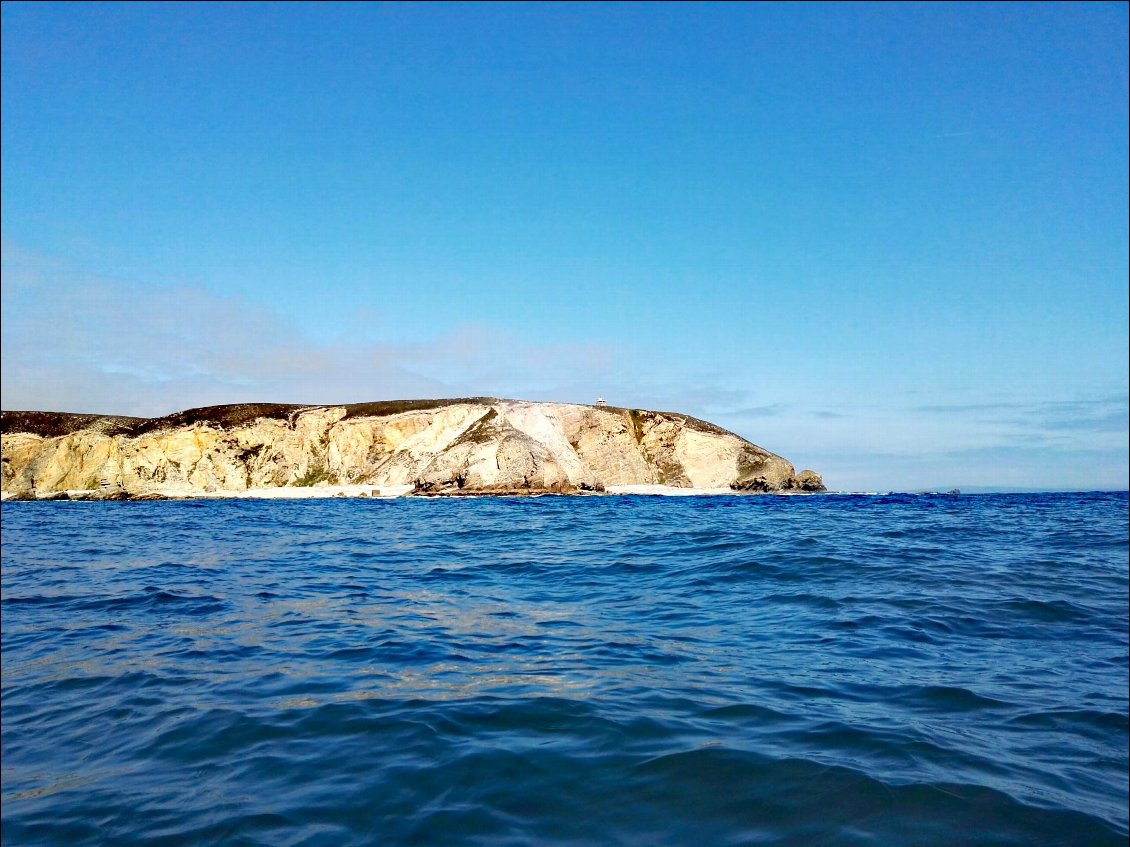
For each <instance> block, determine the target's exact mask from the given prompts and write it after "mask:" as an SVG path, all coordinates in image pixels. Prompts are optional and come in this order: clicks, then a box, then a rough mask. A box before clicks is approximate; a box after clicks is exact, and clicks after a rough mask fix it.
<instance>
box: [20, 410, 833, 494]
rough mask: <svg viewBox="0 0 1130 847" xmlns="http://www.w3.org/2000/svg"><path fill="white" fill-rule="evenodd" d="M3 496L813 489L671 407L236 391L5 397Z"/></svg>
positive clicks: (809, 477)
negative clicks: (172, 410)
mask: <svg viewBox="0 0 1130 847" xmlns="http://www.w3.org/2000/svg"><path fill="white" fill-rule="evenodd" d="M0 423H2V437H0V440H2V456H3V461H2V464H0V473H2V480H0V481H2V486H3V490H4V491H5V492H6V496H8V499H11V495H12V494H19V495H20V496H21V498H22V497H24V496H28V493H30V492H34V495H31V496H35V497H38V498H43V497H45V496H57V494H58V493H59V492H66V491H68V490H69V491H72V492H75V491H83V492H92V494H91V497H92V499H141V498H145V499H149V498H156V497H183V496H193V495H194V494H203V493H219V492H233V493H234V492H241V491H245V490H247V489H249V488H274V487H280V486H298V487H314V486H338V485H372V486H413V493H415V494H420V495H425V496H459V495H468V494H495V495H504V494H505V495H512V494H523V495H528V494H550V493H552V494H575V493H579V492H595V491H603V490H605V488H606V487H608V486H617V485H669V486H677V487H693V488H727V487H729V488H731V489H732V490H735V491H751V492H782V491H823V490H824V486H823V483H822V482H821V480H820V476H819V474H816V473H815V472H813V471H807V470H806V471H801V472H800V473H799V474H798V473H796V471H795V470H794V468H793V466H792V465H791V464H790V463H789V462H788V461H786V460H785V459H783V458H782V457H780V456H778V455H776V454H774V453H770V452H769V451H767V450H764V449H763V448H761V447H758V446H757V445H755V444H752V443H750V442H749V441H746V440H745V439H743V438H740V437H739V436H737V435H735V434H733V433H732V432H728V431H726V430H724V429H722V428H721V427H718V426H715V425H714V424H711V423H708V422H706V421H702V420H699V419H697V418H693V417H690V416H687V415H681V414H677V413H674V412H654V411H648V410H643V409H624V408H617V407H613V406H582V405H573V404H566V403H530V402H523V401H516V400H497V399H493V398H483V397H476V398H470V399H464V400H415V401H388V402H382V403H363V404H354V405H346V406H290V405H281V404H244V405H238V406H212V407H207V408H203V409H190V410H188V411H185V412H179V413H177V414H175V415H169V416H167V417H164V418H156V419H143V418H123V417H100V416H96V415H68V414H65V413H55V412H4V413H3V415H2V421H0Z"/></svg>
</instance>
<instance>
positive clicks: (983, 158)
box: [0, 3, 1130, 490]
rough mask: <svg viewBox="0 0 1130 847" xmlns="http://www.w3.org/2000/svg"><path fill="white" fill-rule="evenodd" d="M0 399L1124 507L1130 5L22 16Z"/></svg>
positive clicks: (9, 71) (6, 109) (6, 130)
mask: <svg viewBox="0 0 1130 847" xmlns="http://www.w3.org/2000/svg"><path fill="white" fill-rule="evenodd" d="M2 14H3V21H2V23H3V26H2V38H3V68H2V76H0V84H2V93H3V109H2V135H3V138H2V142H3V143H2V170H3V173H2V177H3V179H2V184H0V185H2V187H0V199H2V213H3V214H2V223H3V232H2V235H3V289H2V290H3V312H2V321H3V326H2V330H3V331H2V346H3V350H2V353H3V356H2V359H0V362H2V391H3V406H4V408H5V409H18V408H24V409H27V408H38V409H53V410H67V411H83V412H106V413H122V414H138V415H154V414H163V413H167V412H170V411H174V410H177V409H181V408H186V407H191V406H198V405H206V404H213V403H231V402H245V401H253V400H270V401H280V402H309V403H332V402H351V401H362V400H373V399H382V398H400V397H425V396H426V397H440V396H466V395H482V394H489V395H496V396H505V397H518V398H526V399H538V400H558V401H567V402H592V401H593V399H594V398H595V397H596V396H597V395H602V396H604V397H606V398H607V399H608V400H609V402H612V403H615V404H617V405H625V406H636V407H642V408H653V409H655V408H658V409H674V410H678V411H683V412H687V413H691V414H694V415H698V416H700V417H705V418H707V419H710V420H713V421H715V422H717V423H719V424H722V425H723V426H726V427H728V428H730V429H732V430H734V431H735V432H738V433H739V434H741V435H743V436H745V437H747V438H749V439H751V440H752V441H754V442H756V443H758V444H760V445H762V446H764V447H766V448H768V449H770V450H773V451H774V452H777V453H780V454H782V455H784V456H786V457H787V458H789V459H790V460H792V461H793V462H794V463H795V464H797V465H798V466H803V467H812V468H815V469H816V470H818V471H821V472H822V473H823V474H824V476H825V478H826V481H827V482H828V484H829V486H830V487H832V488H836V489H852V490H887V489H893V488H894V489H916V488H931V487H942V486H944V487H951V486H967V487H969V486H995V487H1003V488H1121V489H1125V488H1126V486H1127V472H1128V471H1127V467H1128V459H1127V455H1128V449H1127V429H1128V415H1127V387H1128V376H1127V370H1128V369H1127V340H1128V337H1130V332H1128V323H1127V312H1128V304H1127V274H1128V247H1127V245H1128V238H1130V226H1128V216H1127V206H1128V188H1127V186H1128V180H1130V173H1128V155H1127V148H1128V139H1127V124H1128V109H1127V100H1128V84H1127V66H1128V57H1127V41H1128V27H1127V6H1126V4H1121V3H1115V4H1064V5H1058V4H1039V5H1028V4H1022V3H1007V4H993V5H972V4H971V5H947V4H924V5H916V4H877V5H870V4H861V5H840V4H832V5H823V4H816V5H801V4H785V5H772V4H732V5H731V4H723V5H710V4H687V5H680V4H657V5H651V4H638V5H637V4H612V5H602V4H568V3H553V4H544V5H543V4H530V5H518V4H500V5H471V4H453V5H445V4H438V3H429V4H421V5H360V4H357V5H340V6H333V5H328V4H318V5H316V6H315V5H301V4H282V5H272V4H254V5H245V4H233V5H224V4H219V3H209V4H200V5H193V4H175V5H160V4H157V5H144V4H139V3H129V4H123V5H101V4H94V3H83V4H74V5H52V4H45V3H32V4H26V3H5V4H4V5H3V12H2Z"/></svg>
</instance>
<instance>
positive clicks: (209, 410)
mask: <svg viewBox="0 0 1130 847" xmlns="http://www.w3.org/2000/svg"><path fill="white" fill-rule="evenodd" d="M499 402H505V401H502V400H500V399H499V398H497V397H451V398H442V399H434V400H376V401H373V402H370V403H329V404H325V405H309V404H300V403H236V404H233V405H227V406H202V407H200V408H197V409H185V410H184V411H183V412H175V413H173V414H171V415H165V416H164V417H160V418H131V417H125V416H122V415H91V414H75V413H72V412H15V411H13V412H0V432H4V433H13V432H26V433H30V434H32V435H38V436H41V437H43V438H58V437H59V436H62V435H70V434H71V433H72V432H78V431H79V430H82V429H95V430H98V431H99V432H101V433H103V434H104V435H128V436H136V435H142V434H143V433H146V432H153V431H156V430H162V429H176V428H178V427H184V426H193V425H196V424H205V425H208V426H212V427H215V428H217V429H232V428H234V427H238V426H243V425H245V424H249V423H253V422H254V421H256V420H258V419H259V418H269V419H272V420H285V421H291V420H293V419H294V417H295V416H296V415H297V413H299V412H302V411H305V410H307V409H325V408H344V409H345V416H346V418H366V417H373V418H381V417H386V416H388V415H398V414H402V413H404V412H421V411H427V410H430V409H440V408H443V407H444V406H454V405H456V404H459V403H479V404H482V405H490V404H492V403H499ZM531 402H532V401H531ZM592 408H593V409H596V410H597V411H600V412H606V413H608V414H615V415H628V416H629V417H630V419H631V421H632V424H633V427H634V428H635V429H636V437H637V440H639V437H640V417H641V415H644V414H646V415H662V416H664V417H667V418H673V419H675V420H678V421H681V422H682V423H683V425H684V426H686V427H689V428H690V429H695V430H698V431H700V432H709V433H713V434H715V435H732V433H731V432H730V431H729V430H726V429H723V428H722V427H720V426H717V425H715V424H712V423H710V422H709V421H704V420H700V419H699V418H692V417H690V416H689V415H684V414H682V413H680V412H645V411H643V410H640V409H628V408H624V407H620V406H593V407H592Z"/></svg>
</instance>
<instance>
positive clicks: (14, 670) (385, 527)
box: [0, 493, 1130, 847]
mask: <svg viewBox="0 0 1130 847" xmlns="http://www.w3.org/2000/svg"><path fill="white" fill-rule="evenodd" d="M1127 505H1128V504H1127V495H1126V494H1125V493H1087V494H1023V495H1020V494H1016V495H1006V494H997V495H991V494H986V495H959V496H945V495H917V496H911V495H877V496H854V495H813V496H794V497H783V496H744V497H742V496H727V497H688V498H666V497H646V496H593V497H539V498H519V499H510V498H503V499H490V498H473V499H461V500H425V499H415V498H406V499H396V500H356V499H350V500H341V499H337V500H309V501H255V500H228V501H208V502H205V501H195V502H193V501H182V502H137V503H130V502H102V503H67V502H51V503H34V502H28V503H7V504H5V505H4V506H3V507H2V521H0V526H2V534H3V539H2V541H3V553H2V590H0V611H2V620H3V625H2V715H0V718H2V720H0V729H2V737H0V742H2V748H0V752H2V777H3V779H2V783H3V784H2V795H3V802H2V830H0V836H2V840H3V844H4V845H5V847H14V845H23V844H45V845H52V844H59V845H68V847H77V845H86V844H91V845H93V844H99V845H102V844H113V845H135V844H137V845H140V844H145V845H160V844H168V845H174V844H176V845H179V844H190V845H191V844H201V845H211V844H234V845H240V844H246V845H255V844H263V845H647V847H651V845H707V846H709V845H739V844H741V845H746V844H748V845H860V847H862V845H962V844H968V845H1107V844H1109V845H1125V844H1126V842H1127V832H1128V830H1127V825H1128V821H1127V803H1128V801H1127V791H1128V781H1127V769H1128V752H1127V736H1128V730H1127V727H1128V718H1127V684H1128V661H1130V660H1128V633H1127V626H1128V588H1127V563H1128V529H1127V514H1128V509H1127Z"/></svg>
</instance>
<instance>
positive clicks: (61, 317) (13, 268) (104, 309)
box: [0, 244, 618, 415]
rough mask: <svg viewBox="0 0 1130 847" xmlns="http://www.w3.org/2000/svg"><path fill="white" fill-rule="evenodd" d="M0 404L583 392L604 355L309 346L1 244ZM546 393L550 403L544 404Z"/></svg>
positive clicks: (603, 373)
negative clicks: (0, 328)
mask: <svg viewBox="0 0 1130 847" xmlns="http://www.w3.org/2000/svg"><path fill="white" fill-rule="evenodd" d="M2 305H3V313H2V314H3V334H2V352H3V356H2V360H0V379H2V391H3V405H4V408H7V409H13V408H25V409H51V410H65V411H93V412H107V413H119V414H136V415H155V414H164V413H167V412H170V411H173V410H176V409H181V408H186V407H188V406H198V405H209V404H218V403H234V402H246V401H249V400H272V401H279V402H310V403H336V402H355V401H360V400H368V399H379V398H391V397H419V396H440V397H442V396H454V395H460V394H502V395H510V396H513V395H515V394H517V395H522V394H525V395H526V396H536V395H539V394H546V393H553V392H554V391H555V390H560V388H561V386H572V390H574V391H576V392H580V391H582V390H583V391H584V394H583V396H585V397H586V398H587V397H588V395H589V394H593V395H594V396H595V390H594V389H593V385H595V384H598V383H600V382H601V381H602V380H603V381H607V372H609V371H610V370H612V366H613V363H614V362H615V361H616V360H617V358H618V355H617V351H616V350H614V349H613V348H611V347H607V346H600V345H592V344H588V345H583V344H576V343H564V342H561V341H556V340H551V341H548V342H546V343H537V342H531V341H529V340H527V339H523V338H521V337H520V336H518V335H517V334H515V333H513V332H511V331H509V330H506V329H504V328H500V327H491V326H482V325H463V326H457V327H451V328H448V329H446V330H445V331H441V332H439V333H437V335H436V336H435V337H432V338H425V339H420V340H419V341H418V342H412V343H398V344H391V343H381V342H379V341H376V342H370V341H358V342H353V341H348V340H347V341H341V342H336V343H323V342H316V341H314V340H311V339H310V338H309V337H307V336H306V335H304V333H303V332H302V331H301V330H300V329H299V328H297V327H295V326H292V325H290V324H288V323H287V322H286V321H284V320H282V319H281V318H280V317H279V316H278V315H276V314H274V313H273V312H272V311H270V310H269V309H266V308H263V307H260V306H256V305H254V304H251V303H248V302H246V301H242V300H239V299H237V298H233V297H224V296H219V295H217V294H215V293H213V292H211V291H209V290H207V289H205V288H202V287H194V286H186V285H178V286H168V285H143V284H140V283H136V282H131V281H127V280H122V279H114V278H110V277H105V276H94V275H90V274H81V273H76V272H75V271H73V270H72V269H69V268H67V267H66V266H65V265H64V264H63V263H60V262H57V261H53V260H50V259H44V258H41V257H36V256H33V255H30V254H27V253H24V252H22V251H19V250H18V249H16V248H14V247H13V246H12V245H9V244H5V246H4V267H3V304H2ZM555 399H560V398H555Z"/></svg>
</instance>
